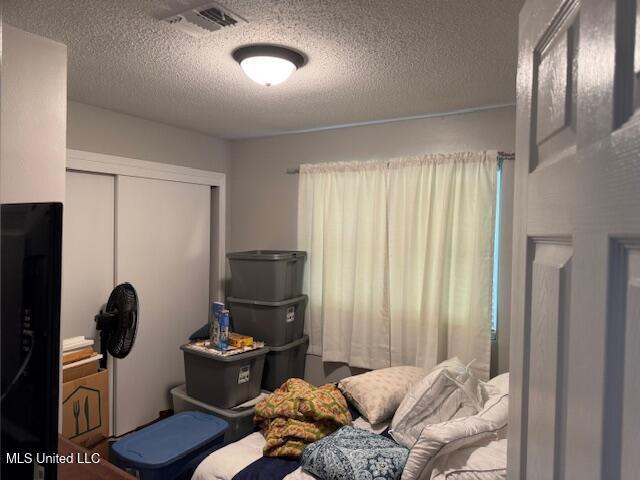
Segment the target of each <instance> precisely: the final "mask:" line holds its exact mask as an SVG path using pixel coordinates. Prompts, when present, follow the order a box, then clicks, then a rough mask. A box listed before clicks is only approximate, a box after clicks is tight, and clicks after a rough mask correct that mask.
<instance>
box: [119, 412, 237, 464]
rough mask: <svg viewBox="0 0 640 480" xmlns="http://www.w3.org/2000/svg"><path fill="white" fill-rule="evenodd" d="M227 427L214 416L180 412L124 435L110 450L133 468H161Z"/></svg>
mask: <svg viewBox="0 0 640 480" xmlns="http://www.w3.org/2000/svg"><path fill="white" fill-rule="evenodd" d="M228 427H229V424H228V423H227V422H225V421H224V420H222V419H221V418H218V417H216V416H214V415H208V414H206V413H202V412H182V413H178V414H176V415H173V416H171V417H168V418H165V419H164V420H160V421H159V422H157V423H154V424H153V425H150V426H148V427H146V428H143V429H142V430H138V431H137V432H133V433H131V434H129V435H127V436H126V437H124V438H122V439H120V440H118V441H117V442H115V443H114V444H113V446H112V447H111V448H112V449H113V450H114V451H115V452H116V454H118V455H119V456H120V457H122V458H124V459H126V460H128V461H129V462H131V463H133V464H135V465H136V466H141V467H146V468H162V467H164V466H166V465H168V464H170V463H172V462H175V461H176V460H179V459H181V458H184V457H185V456H187V455H189V454H190V453H191V452H193V451H194V450H197V449H198V448H200V447H202V446H203V445H206V444H207V443H209V442H211V441H213V440H215V439H216V438H218V437H220V436H221V435H223V434H224V432H225V431H226V430H227V428H228Z"/></svg>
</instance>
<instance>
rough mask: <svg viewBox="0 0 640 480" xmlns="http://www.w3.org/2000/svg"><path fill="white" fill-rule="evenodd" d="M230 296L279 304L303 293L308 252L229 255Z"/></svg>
mask: <svg viewBox="0 0 640 480" xmlns="http://www.w3.org/2000/svg"><path fill="white" fill-rule="evenodd" d="M227 258H228V259H229V267H230V268H231V295H232V296H233V297H236V298H251V299H253V300H263V301H266V302H279V301H281V300H285V299H287V298H293V297H298V296H300V294H301V293H302V276H303V274H304V262H305V260H306V258H307V252H296V251H291V250H252V251H250V252H236V253H228V254H227Z"/></svg>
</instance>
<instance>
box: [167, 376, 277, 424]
mask: <svg viewBox="0 0 640 480" xmlns="http://www.w3.org/2000/svg"><path fill="white" fill-rule="evenodd" d="M263 393H266V394H270V393H271V392H270V391H268V390H260V394H263ZM171 395H172V396H173V397H177V398H179V399H180V400H182V401H183V402H185V403H187V404H188V405H189V407H190V408H193V407H198V408H203V409H205V410H207V411H209V412H211V413H212V414H213V415H216V416H218V417H222V418H223V419H229V420H233V421H237V420H239V419H242V418H246V417H253V413H254V412H255V409H256V407H255V405H253V406H251V407H246V408H238V407H234V408H219V407H215V406H213V405H209V404H208V403H204V402H201V401H200V400H196V399H195V398H193V397H192V396H190V395H189V394H188V393H187V385H186V384H184V383H183V384H182V385H178V386H177V387H173V388H172V389H171ZM188 411H191V410H188ZM193 411H199V410H197V409H196V408H194V410H193Z"/></svg>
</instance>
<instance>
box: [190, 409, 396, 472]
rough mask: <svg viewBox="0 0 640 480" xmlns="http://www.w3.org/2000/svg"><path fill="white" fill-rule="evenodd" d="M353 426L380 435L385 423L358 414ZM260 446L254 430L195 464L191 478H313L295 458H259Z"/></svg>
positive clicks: (257, 434)
mask: <svg viewBox="0 0 640 480" xmlns="http://www.w3.org/2000/svg"><path fill="white" fill-rule="evenodd" d="M353 426H354V427H357V428H362V429H364V430H368V431H370V432H374V433H378V434H384V433H385V432H387V430H388V426H389V422H385V423H382V424H379V425H371V424H370V423H369V422H367V421H366V420H365V419H364V418H363V417H358V418H356V419H355V420H354V421H353ZM264 445H265V440H264V437H263V436H262V434H261V433H260V432H255V433H252V434H250V435H248V436H246V437H244V438H242V439H241V440H238V441H237V442H234V443H231V444H229V445H227V446H225V447H223V448H221V449H220V450H216V451H215V452H213V453H212V454H211V455H209V456H208V457H207V458H206V459H204V461H203V462H202V463H201V464H200V465H199V466H198V468H197V469H196V471H195V472H194V474H193V477H192V480H232V479H235V480H249V479H256V478H258V472H259V475H260V476H259V478H261V479H264V480H267V479H268V480H276V479H277V480H280V479H286V480H314V478H315V477H313V476H312V475H309V474H308V473H305V472H303V471H302V469H301V468H300V462H299V461H298V460H289V459H282V458H266V457H263V456H262V449H263V448H264Z"/></svg>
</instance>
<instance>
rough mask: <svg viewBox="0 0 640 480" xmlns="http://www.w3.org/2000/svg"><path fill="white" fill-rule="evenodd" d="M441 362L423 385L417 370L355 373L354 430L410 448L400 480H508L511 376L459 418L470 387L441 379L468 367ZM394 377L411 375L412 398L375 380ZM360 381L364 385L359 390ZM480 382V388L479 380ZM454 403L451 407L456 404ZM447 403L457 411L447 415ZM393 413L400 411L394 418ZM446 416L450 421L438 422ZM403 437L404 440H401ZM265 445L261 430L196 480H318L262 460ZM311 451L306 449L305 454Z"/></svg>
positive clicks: (351, 392) (489, 386) (219, 456)
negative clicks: (507, 445) (507, 435)
mask: <svg viewBox="0 0 640 480" xmlns="http://www.w3.org/2000/svg"><path fill="white" fill-rule="evenodd" d="M456 361H457V359H456ZM455 363H456V362H454V364H455ZM441 365H443V366H440V369H437V368H436V369H434V370H433V371H431V372H430V373H429V374H428V375H427V376H424V377H422V378H421V379H419V381H416V380H415V378H410V377H411V375H413V373H418V374H420V373H419V372H413V371H412V370H404V371H399V370H398V368H401V367H394V368H395V369H386V371H375V372H370V374H371V375H370V376H369V377H366V376H365V375H368V374H364V375H361V376H358V378H357V379H356V378H355V377H351V380H350V382H347V384H342V383H341V385H340V387H341V389H342V391H343V393H344V394H345V397H346V398H347V400H348V404H349V411H350V413H351V416H352V418H353V427H355V428H356V429H361V430H366V431H368V432H372V433H374V434H377V435H380V436H383V437H387V438H389V439H393V440H394V442H397V443H393V444H394V445H395V446H396V447H400V448H402V447H401V446H402V445H404V446H405V449H404V451H405V452H409V453H408V458H407V454H406V453H405V454H404V455H405V457H404V458H405V459H406V464H405V463H404V461H403V463H402V465H403V466H404V470H403V467H402V466H400V469H399V470H397V473H396V475H397V474H399V473H400V472H401V476H402V480H445V479H446V480H454V479H455V480H472V479H473V480H480V479H481V480H499V479H503V478H506V429H507V425H506V422H507V417H508V383H509V382H508V374H504V375H501V376H499V377H496V378H494V379H493V380H491V381H489V382H487V383H483V384H482V388H481V389H480V388H478V389H477V392H478V394H479V395H482V396H484V398H483V401H482V405H479V406H478V408H477V409H476V410H475V412H474V413H473V414H469V415H467V414H466V413H465V414H461V412H463V409H462V408H460V402H459V401H458V400H457V397H456V395H461V394H462V393H461V392H462V391H463V390H464V389H465V388H467V387H468V386H469V385H468V383H465V384H464V385H463V384H460V385H459V388H458V387H456V388H452V385H455V383H454V384H452V383H451V382H450V381H449V382H448V383H447V384H445V383H442V382H441V380H442V379H443V378H444V379H445V380H446V379H447V378H448V379H449V380H451V379H450V378H449V375H448V374H447V375H444V376H443V375H442V372H445V370H446V372H448V373H451V372H452V371H453V370H455V368H458V367H459V368H463V367H464V366H462V367H460V366H459V365H458V367H456V366H455V365H451V363H448V364H446V365H444V362H443V364H441ZM446 372H445V373H446ZM389 373H390V374H391V376H392V378H393V379H394V381H398V378H400V377H403V375H404V376H405V377H407V378H406V383H407V385H409V384H412V386H411V391H410V393H407V392H409V386H407V389H406V390H404V393H402V395H395V394H396V393H397V391H398V389H397V388H395V387H393V386H392V381H391V380H389V379H386V378H385V379H384V380H385V381H384V382H381V380H382V379H381V378H376V376H377V377H380V376H384V375H387V374H389ZM422 375H424V374H422ZM356 382H359V383H360V384H359V385H356V384H355V383H356ZM458 383H459V382H458ZM476 385H479V384H477V383H476ZM358 395H360V396H358ZM398 397H399V398H398ZM452 399H453V400H454V401H453V402H451V400H452ZM447 406H451V407H454V408H453V410H452V411H451V412H449V413H447V412H446V410H447ZM454 410H455V412H454ZM390 411H392V412H395V414H394V413H391V414H390V415H389V412H390ZM427 412H428V415H431V418H432V419H435V420H434V421H433V422H429V421H427V422H426V423H425V422H424V418H426V416H428V415H427ZM361 413H362V415H361ZM454 413H455V414H454ZM443 415H444V416H445V418H441V417H442V416H443ZM376 417H378V418H382V417H384V421H379V422H377V423H375V424H372V423H370V422H369V421H367V418H369V419H372V420H375V419H376ZM376 421H377V420H376ZM416 427H417V429H416ZM343 428H345V429H347V428H351V427H343ZM390 432H391V433H390ZM403 432H404V433H405V434H406V435H399V434H400V433H403ZM356 433H357V432H356ZM359 435H361V433H360V434H359ZM407 435H408V437H409V438H407ZM365 436H366V435H365ZM369 437H370V436H369ZM375 438H378V437H374V440H375ZM380 441H382V439H380ZM376 442H378V440H376ZM265 444H266V441H265V439H264V437H263V435H262V433H261V432H254V433H252V434H250V435H248V436H246V437H244V438H242V439H240V440H238V441H237V442H234V443H231V444H229V445H226V446H225V447H223V448H221V449H219V450H217V451H215V452H213V453H212V454H210V455H209V456H208V457H207V458H205V459H204V460H203V461H202V462H201V463H200V465H199V466H198V467H197V468H196V470H195V472H194V474H193V477H192V480H258V479H260V480H282V479H286V480H313V479H315V478H316V477H314V476H313V475H311V474H309V473H306V472H305V471H303V470H302V468H301V467H300V465H301V463H300V460H297V459H295V460H294V459H288V458H271V457H264V456H263V448H264V447H265ZM351 444H353V443H351ZM398 444H400V445H398ZM312 445H315V443H314V444H312ZM367 447H368V446H367ZM308 449H309V447H307V449H306V450H308ZM407 449H408V450H407ZM306 450H305V454H306ZM356 450H358V449H356ZM359 450H360V451H361V452H362V451H363V450H366V452H367V453H366V454H364V455H365V456H364V458H368V457H367V454H368V452H369V450H368V449H367V448H363V447H362V444H360V449H359ZM305 454H303V457H304V456H305ZM359 455H360V453H358V454H357V457H356V458H357V460H358V462H359V461H361V459H362V458H363V457H360V456H359ZM365 462H366V460H365ZM307 468H308V465H307ZM354 471H355V472H360V470H359V469H358V470H353V471H352V473H353V472H354ZM351 476H352V475H349V477H351ZM336 478H343V477H336ZM394 478H397V477H394Z"/></svg>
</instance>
